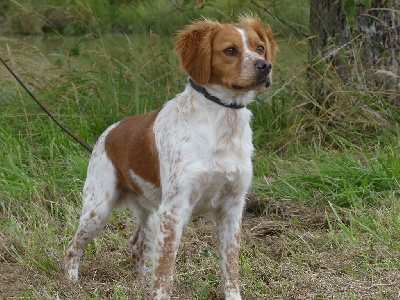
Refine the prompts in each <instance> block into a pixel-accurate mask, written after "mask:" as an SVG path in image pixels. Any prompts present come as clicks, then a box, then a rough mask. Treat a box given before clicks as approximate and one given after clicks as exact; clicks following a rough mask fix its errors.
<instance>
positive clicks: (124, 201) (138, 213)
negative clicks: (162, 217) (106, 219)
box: [117, 191, 149, 275]
mask: <svg viewBox="0 0 400 300" xmlns="http://www.w3.org/2000/svg"><path fill="white" fill-rule="evenodd" d="M141 197H142V196H140V195H138V194H136V193H135V192H132V191H125V192H123V193H121V195H120V197H119V198H118V201H117V207H118V208H119V209H126V208H129V209H130V210H131V215H132V217H133V219H134V223H135V224H136V231H135V233H134V234H133V235H132V237H131V238H130V239H129V247H130V248H131V266H132V267H133V269H134V272H135V273H136V274H137V275H144V274H145V273H146V267H145V258H144V252H145V247H146V246H145V243H144V241H145V237H146V229H145V228H146V223H147V219H148V216H149V212H148V211H147V210H146V209H144V208H143V207H141V206H140V205H139V201H138V200H139V199H142V198H141Z"/></svg>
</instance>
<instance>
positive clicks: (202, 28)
mask: <svg viewBox="0 0 400 300" xmlns="http://www.w3.org/2000/svg"><path fill="white" fill-rule="evenodd" d="M218 26H220V24H219V23H218V22H214V21H208V20H205V21H198V22H196V23H193V24H191V25H188V26H187V27H186V29H185V30H183V31H181V32H179V34H178V40H177V42H176V44H175V53H176V54H177V55H178V57H179V59H180V62H181V66H182V68H183V70H184V71H185V72H186V73H187V74H188V75H189V76H190V77H191V78H192V79H193V80H194V81H195V82H196V83H197V84H198V85H200V86H204V85H205V84H206V83H207V82H208V81H209V80H210V76H211V43H212V39H213V35H214V32H215V29H216V28H217V27H218Z"/></svg>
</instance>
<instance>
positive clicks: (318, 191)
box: [0, 31, 400, 299]
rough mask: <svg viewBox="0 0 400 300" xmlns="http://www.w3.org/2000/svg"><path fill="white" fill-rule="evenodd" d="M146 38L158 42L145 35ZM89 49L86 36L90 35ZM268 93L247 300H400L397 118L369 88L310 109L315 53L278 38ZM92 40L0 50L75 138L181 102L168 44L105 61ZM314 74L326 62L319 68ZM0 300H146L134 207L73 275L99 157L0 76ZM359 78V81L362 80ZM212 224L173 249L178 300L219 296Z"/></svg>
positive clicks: (197, 226) (130, 40) (331, 79)
mask: <svg viewBox="0 0 400 300" xmlns="http://www.w3.org/2000/svg"><path fill="white" fill-rule="evenodd" d="M146 32H147V31H146ZM89 38H90V39H92V38H93V36H89V37H87V38H86V39H89ZM277 39H278V40H279V44H280V52H279V56H278V63H277V65H276V68H275V74H274V75H275V80H274V84H273V86H272V87H271V88H270V90H269V91H268V92H266V93H262V94H259V95H258V96H257V101H256V102H255V103H254V104H252V105H251V107H250V108H251V110H252V111H253V114H254V118H253V122H252V126H253V131H254V144H255V146H256V149H257V150H256V153H255V155H254V179H253V185H252V188H251V191H250V193H249V196H248V204H247V207H246V212H245V215H244V220H243V241H242V249H241V255H240V267H241V285H242V293H243V298H244V299H266V298H268V299H271V298H272V299H397V298H398V296H399V292H400V288H399V286H400V265H399V255H400V239H399V237H400V217H399V210H400V201H399V196H400V183H399V178H400V176H399V174H400V156H399V147H400V127H399V126H398V125H397V122H396V120H398V117H399V116H398V111H397V110H396V108H393V107H391V106H390V105H388V104H387V103H386V102H385V99H384V98H383V97H382V95H381V94H379V93H377V92H374V91H370V90H368V89H366V88H365V86H364V85H363V82H362V80H358V79H357V78H355V79H354V81H353V82H351V83H348V84H347V85H343V84H341V83H340V82H339V81H338V79H337V77H336V76H335V73H334V71H333V70H331V69H330V68H329V66H325V69H324V72H323V73H321V76H324V78H325V80H326V82H327V83H329V85H330V87H331V89H332V94H331V95H330V102H329V105H327V104H326V103H322V104H321V103H315V102H314V100H313V97H312V96H311V95H310V91H309V90H308V85H307V82H306V78H307V74H306V70H307V67H308V65H307V63H306V62H307V59H306V57H307V56H306V50H307V47H306V42H305V41H302V40H296V39H295V38H293V37H289V38H288V37H285V38H283V37H282V35H281V36H280V35H277ZM104 41H105V40H104V38H102V37H98V38H96V43H97V45H96V46H94V47H93V48H92V49H86V48H85V47H84V45H85V43H86V40H85V38H83V39H79V40H78V41H76V42H74V43H68V42H66V43H65V44H64V46H63V49H61V50H60V49H58V50H55V51H54V52H53V53H50V55H43V53H42V51H40V50H38V48H36V47H32V46H29V45H28V44H25V43H24V42H22V41H21V40H20V39H12V38H8V39H5V38H1V41H0V45H2V46H1V47H0V55H1V57H3V58H6V59H7V62H8V63H9V64H10V66H11V67H12V68H13V69H14V70H15V71H16V72H17V73H18V74H19V75H20V76H21V79H22V80H23V81H24V83H25V84H27V85H28V86H29V87H30V88H31V89H32V91H33V92H34V93H35V94H36V95H37V96H38V97H39V98H40V99H41V101H43V103H44V104H45V105H46V106H47V107H48V108H49V109H50V110H51V111H52V112H53V113H54V114H55V115H56V116H57V118H58V119H59V120H60V121H61V122H62V123H63V124H64V125H66V126H67V127H68V128H70V129H71V130H72V131H74V132H76V133H78V135H79V136H80V137H81V138H82V139H84V140H85V141H88V142H89V143H90V144H94V142H95V141H96V138H97V137H98V136H99V135H100V133H101V132H102V131H103V130H104V129H105V128H106V127H107V126H108V125H110V124H112V123H113V122H115V121H117V120H120V119H121V118H123V117H125V116H129V115H133V114H137V113H143V112H147V111H150V110H153V109H155V108H157V107H159V106H160V105H162V103H164V102H165V101H167V100H169V99H171V98H172V97H173V96H174V95H175V94H176V93H177V92H179V91H181V90H182V88H183V86H184V84H185V82H186V76H185V75H184V74H183V73H182V72H180V71H179V68H178V66H177V62H176V58H175V57H174V56H173V54H172V44H173V40H172V39H171V38H170V37H168V36H165V37H164V36H161V35H160V36H153V35H141V36H135V37H127V38H126V40H125V42H124V43H121V44H118V43H117V45H116V46H115V47H117V48H120V49H119V50H118V51H115V50H112V51H111V50H108V49H107V47H105V46H104ZM310 63H312V64H313V63H318V61H315V62H310ZM0 77H1V78H2V80H1V81H0V99H1V100H0V107H1V114H2V117H1V118H0V162H1V164H0V186H1V189H0V297H1V298H5V299H15V298H17V299H25V298H26V299H32V298H33V299H34V298H38V299H56V298H61V299H65V298H67V299H128V298H129V299H132V298H133V299H146V298H147V295H148V294H147V291H148V282H147V281H146V280H145V279H140V278H135V277H134V276H133V275H132V272H131V269H130V267H129V265H128V257H129V250H128V246H127V240H128V239H129V237H130V235H131V234H132V232H133V230H134V228H133V226H132V225H131V224H130V222H129V217H128V214H127V213H126V212H115V213H113V215H112V217H111V220H110V221H109V223H108V225H107V229H106V230H105V231H103V233H102V234H101V235H100V236H99V237H98V238H97V239H95V240H94V241H93V242H92V243H91V244H90V246H88V247H87V249H86V250H85V255H84V257H83V259H82V265H81V269H80V276H81V280H80V282H79V284H74V285H71V284H69V283H68V282H67V281H65V279H64V277H63V252H64V249H65V246H66V244H67V243H68V241H69V240H70V238H71V237H72V235H73V234H74V230H75V229H76V226H77V222H78V218H79V214H80V207H81V200H80V198H81V190H82V186H83V181H84V179H85V173H86V167H87V163H88V159H89V154H88V153H87V152H85V150H84V149H82V148H81V147H80V146H79V145H77V144H76V143H75V142H73V141H71V139H70V138H69V137H68V136H67V135H66V134H64V133H62V132H61V131H60V130H59V129H58V128H57V127H56V126H55V125H54V124H52V123H51V122H50V121H49V119H48V118H47V117H46V116H45V115H44V114H43V113H42V112H41V111H40V109H39V108H38V107H37V106H36V105H35V104H34V103H33V102H32V100H31V99H30V98H29V97H28V96H27V95H26V94H25V92H24V91H23V90H22V89H21V88H20V87H19V86H18V85H17V83H16V82H15V81H14V80H13V78H11V76H10V75H9V74H8V73H7V71H6V70H5V69H4V68H0ZM361 77H362V76H361ZM217 258H218V254H217V250H216V240H215V232H214V225H213V224H212V223H206V222H205V221H204V220H202V219H196V220H193V222H191V223H190V224H189V226H188V227H187V228H186V229H185V231H184V234H183V238H182V244H181V247H180V250H179V254H178V261H177V270H176V273H175V274H176V277H175V278H176V280H175V284H174V298H175V299H222V298H223V296H222V294H221V291H220V290H221V289H220V287H221V282H220V276H219V274H220V272H219V266H218V259H217Z"/></svg>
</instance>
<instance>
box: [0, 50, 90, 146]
mask: <svg viewBox="0 0 400 300" xmlns="http://www.w3.org/2000/svg"><path fill="white" fill-rule="evenodd" d="M0 61H1V62H2V64H3V65H4V66H5V67H6V68H7V70H8V71H9V72H10V73H11V74H12V76H14V78H15V79H16V80H17V81H18V83H19V84H20V85H21V86H22V87H23V88H24V90H25V91H26V92H27V93H28V94H29V96H31V97H32V99H33V100H35V102H36V103H37V105H39V106H40V108H41V109H42V110H43V111H44V112H45V113H46V114H47V115H48V116H49V117H50V119H51V120H52V121H53V122H54V123H56V124H57V125H58V127H60V128H61V129H62V130H64V131H65V132H66V133H68V134H69V135H70V136H71V137H72V138H73V139H74V140H75V141H77V142H78V143H79V144H81V145H82V146H83V147H85V148H86V150H88V151H89V152H92V151H93V147H91V146H90V145H88V144H87V143H86V142H84V141H83V140H81V139H80V138H78V137H77V136H76V135H75V134H73V133H72V132H71V131H69V130H68V129H67V128H65V127H64V126H62V125H61V124H60V123H59V122H58V121H57V120H56V119H55V118H54V117H53V115H52V114H51V113H50V112H49V111H48V110H47V109H46V108H45V107H44V106H43V105H42V103H40V102H39V100H37V99H36V97H35V96H34V95H33V94H32V93H31V92H30V91H29V90H28V88H27V87H26V86H25V85H24V84H23V83H22V81H21V80H20V79H19V78H18V76H17V75H15V73H14V72H13V71H12V70H11V68H10V67H9V66H8V65H7V64H6V63H5V62H4V60H3V59H2V58H1V57H0Z"/></svg>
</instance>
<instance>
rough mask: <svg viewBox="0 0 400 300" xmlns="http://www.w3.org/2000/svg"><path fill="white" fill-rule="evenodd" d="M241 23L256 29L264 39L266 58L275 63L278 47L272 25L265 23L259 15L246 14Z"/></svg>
mask: <svg viewBox="0 0 400 300" xmlns="http://www.w3.org/2000/svg"><path fill="white" fill-rule="evenodd" d="M240 23H241V24H243V25H246V26H250V27H251V28H253V29H254V30H255V32H256V33H257V34H258V36H259V37H260V38H261V39H262V40H263V41H264V43H265V45H266V48H267V49H266V51H265V59H266V60H268V61H269V62H270V63H272V64H275V60H276V51H277V49H278V47H277V45H276V42H275V40H274V34H273V33H272V29H271V27H270V26H266V25H264V23H263V22H262V21H261V20H260V19H259V18H257V17H253V16H247V15H244V16H242V17H241V18H240Z"/></svg>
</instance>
